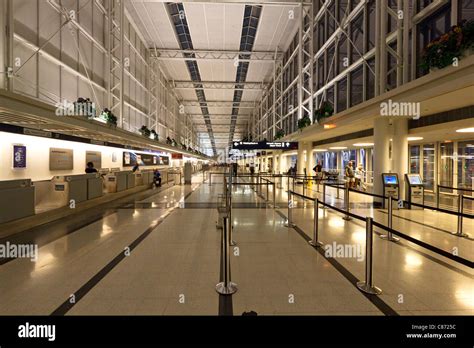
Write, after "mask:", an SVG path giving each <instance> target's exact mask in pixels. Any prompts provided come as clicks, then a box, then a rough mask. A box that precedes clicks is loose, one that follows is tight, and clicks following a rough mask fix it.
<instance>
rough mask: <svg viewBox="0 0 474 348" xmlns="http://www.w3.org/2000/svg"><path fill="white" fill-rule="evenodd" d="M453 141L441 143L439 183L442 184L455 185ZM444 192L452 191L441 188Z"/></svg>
mask: <svg viewBox="0 0 474 348" xmlns="http://www.w3.org/2000/svg"><path fill="white" fill-rule="evenodd" d="M453 152H454V146H453V143H443V144H440V163H439V179H438V181H439V184H440V185H442V186H449V187H452V186H453V164H454V157H453ZM440 191H442V192H452V190H449V189H440Z"/></svg>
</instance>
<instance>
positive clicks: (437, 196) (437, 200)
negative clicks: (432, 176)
mask: <svg viewBox="0 0 474 348" xmlns="http://www.w3.org/2000/svg"><path fill="white" fill-rule="evenodd" d="M423 194H425V190H423ZM424 202H425V200H424V199H423V204H425V203H424ZM436 209H439V185H438V184H436Z"/></svg>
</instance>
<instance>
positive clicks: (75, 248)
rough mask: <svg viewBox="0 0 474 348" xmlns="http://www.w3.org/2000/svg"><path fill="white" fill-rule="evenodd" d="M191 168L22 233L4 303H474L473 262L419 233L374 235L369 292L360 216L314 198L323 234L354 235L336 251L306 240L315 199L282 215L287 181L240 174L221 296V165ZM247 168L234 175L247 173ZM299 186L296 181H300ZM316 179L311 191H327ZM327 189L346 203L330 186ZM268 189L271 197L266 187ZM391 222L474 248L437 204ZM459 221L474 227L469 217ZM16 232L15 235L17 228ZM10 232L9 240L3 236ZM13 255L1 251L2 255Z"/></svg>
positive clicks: (71, 307)
mask: <svg viewBox="0 0 474 348" xmlns="http://www.w3.org/2000/svg"><path fill="white" fill-rule="evenodd" d="M202 179H203V176H202V175H201V174H198V175H196V176H194V177H193V183H192V185H181V186H170V187H166V188H162V189H161V190H159V191H158V190H155V191H152V190H150V191H148V192H147V193H146V194H141V195H137V196H135V197H133V199H130V200H129V202H126V203H123V204H109V205H108V206H106V207H105V208H101V210H100V211H98V212H97V214H90V215H86V216H83V217H82V223H74V224H70V223H68V221H67V220H68V219H62V220H58V221H56V222H54V223H51V224H48V228H44V227H41V226H40V227H38V228H37V229H36V230H34V229H33V231H28V232H25V233H23V234H21V235H17V236H15V239H14V241H15V242H16V243H20V242H21V241H22V240H25V241H26V240H34V241H36V242H38V243H39V246H40V248H39V258H38V261H37V262H31V261H30V260H29V259H15V260H11V261H9V262H3V263H2V264H1V266H0V279H1V280H2V281H1V282H0V292H1V293H2V296H1V297H0V314H1V315H13V314H25V315H34V314H43V315H48V314H51V313H54V314H57V315H84V314H86V315H87V314H91V315H100V314H105V315H121V314H123V315H139V314H151V315H153V314H156V315H219V314H221V315H222V314H223V315H229V314H233V315H241V314H242V313H243V312H244V311H251V310H253V311H255V312H257V313H258V314H259V315H264V314H270V315H272V314H277V315H280V314H290V315H296V314H300V315H340V314H342V315H351V314H361V315H396V314H400V315H424V314H435V315H436V314H439V315H441V314H442V315H445V314H447V315H449V314H453V315H454V314H466V315H472V314H474V301H473V299H474V282H473V273H472V269H470V268H469V267H466V266H463V265H460V264H458V263H455V262H454V261H451V260H448V259H446V258H443V257H442V256H439V255H436V254H434V253H433V252H430V251H428V250H425V249H422V248H420V247H418V246H416V245H414V244H413V243H409V242H406V241H403V240H402V241H401V242H400V243H392V242H387V241H384V240H382V239H380V238H374V254H373V255H374V256H373V258H374V283H375V285H377V286H378V287H380V288H381V289H382V290H383V293H382V294H381V295H380V296H373V295H365V294H363V293H362V292H360V291H359V290H358V289H357V287H356V286H355V283H356V282H357V281H358V280H363V279H364V265H365V255H364V253H365V226H364V224H363V223H362V222H359V221H355V220H353V221H345V220H343V219H342V216H341V215H340V214H339V213H336V212H335V211H332V210H327V209H320V210H319V226H320V237H319V238H320V240H321V241H322V242H324V243H325V244H326V245H329V246H338V245H343V246H350V248H348V249H347V250H349V251H351V252H352V254H348V253H345V254H341V255H337V254H336V255H335V257H330V256H328V254H327V253H326V254H325V250H326V249H320V250H318V249H315V248H313V247H312V246H310V245H309V244H308V243H307V240H308V239H310V238H311V237H312V231H313V205H312V203H310V202H306V203H305V202H303V201H301V200H295V202H294V204H295V208H294V209H293V210H292V216H293V221H294V222H295V223H296V225H297V227H296V228H288V227H285V226H284V222H285V221H286V216H287V208H286V206H287V201H288V196H287V193H286V187H285V186H286V185H285V183H284V182H283V188H282V189H276V191H275V203H276V205H277V206H278V207H279V208H278V209H273V187H274V186H273V185H269V188H268V194H267V190H266V189H267V187H266V186H262V187H261V188H262V190H261V192H259V193H258V194H257V193H256V192H255V190H254V189H256V187H254V188H253V189H252V188H251V187H250V186H246V185H236V186H235V187H234V193H233V203H234V209H233V213H232V219H233V224H234V232H233V239H234V240H236V241H237V243H238V244H237V246H235V247H232V249H231V250H232V253H231V266H232V271H231V272H232V280H233V281H234V282H236V283H237V284H238V291H237V293H236V294H234V295H233V296H232V298H231V299H230V298H227V300H224V299H223V297H222V296H220V295H218V294H217V293H216V292H215V288H214V287H215V284H216V283H217V282H219V279H220V276H221V265H220V258H221V250H220V243H221V230H219V229H216V222H217V219H218V214H217V210H216V202H217V197H218V195H219V194H222V192H223V181H222V177H221V176H213V178H212V185H209V184H208V182H204V183H203V182H202ZM249 180H250V179H249V178H245V179H244V178H242V179H239V182H240V183H242V184H243V183H245V182H248V181H249ZM298 189H300V190H301V187H299V188H298ZM313 189H315V188H314V187H313V188H312V190H311V191H307V192H306V193H308V192H309V194H311V195H313V196H318V197H319V198H320V199H322V194H321V193H318V192H316V190H313ZM326 194H327V195H326V201H327V202H329V203H330V204H333V205H335V206H340V207H342V206H343V200H342V199H341V198H342V197H343V195H342V194H341V195H340V198H339V199H338V198H336V197H337V195H336V192H335V190H334V189H332V188H329V189H328V190H327V192H326ZM265 197H267V198H268V202H267V201H266V198H265ZM351 202H352V203H351V210H352V212H353V213H355V214H358V215H362V216H367V215H370V216H373V217H374V219H375V220H376V221H379V222H383V223H386V219H387V216H386V212H385V211H383V210H379V209H373V208H372V204H371V202H372V201H371V199H369V198H368V197H367V196H363V195H358V194H351ZM395 214H396V216H395V217H394V228H395V229H396V230H400V231H402V232H403V233H406V234H408V235H410V236H412V237H414V238H417V239H420V240H423V241H425V242H427V243H430V244H432V245H435V246H437V247H439V248H442V249H444V250H453V248H456V250H457V251H458V253H459V256H461V257H464V258H467V259H472V257H473V252H472V251H473V249H472V243H473V242H472V239H468V238H460V237H457V236H453V235H452V234H450V232H455V228H456V219H455V217H451V216H446V214H440V213H437V212H433V211H428V210H425V211H421V210H412V211H409V210H398V211H396V213H395ZM464 224H465V225H464V231H465V232H468V233H471V237H473V236H472V231H474V228H473V227H474V224H473V222H472V220H467V219H466V220H465V221H464ZM12 240H13V239H12ZM5 242H6V241H3V243H5ZM5 261H6V260H5Z"/></svg>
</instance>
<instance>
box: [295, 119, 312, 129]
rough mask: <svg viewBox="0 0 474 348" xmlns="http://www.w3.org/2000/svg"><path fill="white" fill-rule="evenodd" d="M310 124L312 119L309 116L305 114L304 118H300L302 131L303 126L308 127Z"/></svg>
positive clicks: (299, 125) (299, 122) (299, 124)
mask: <svg viewBox="0 0 474 348" xmlns="http://www.w3.org/2000/svg"><path fill="white" fill-rule="evenodd" d="M310 124H311V120H310V119H309V116H308V115H304V116H303V118H300V119H299V120H298V129H299V130H300V131H302V130H303V128H305V127H308V126H309V125H310Z"/></svg>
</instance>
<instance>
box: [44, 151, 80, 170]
mask: <svg viewBox="0 0 474 348" xmlns="http://www.w3.org/2000/svg"><path fill="white" fill-rule="evenodd" d="M73 168H74V153H73V150H71V149H58V148H50V149H49V170H71V169H73Z"/></svg>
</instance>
